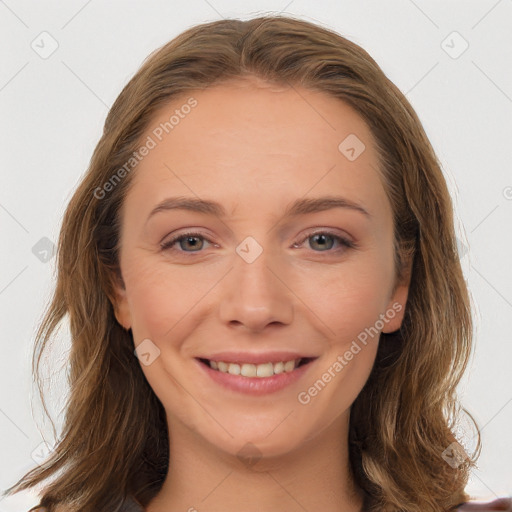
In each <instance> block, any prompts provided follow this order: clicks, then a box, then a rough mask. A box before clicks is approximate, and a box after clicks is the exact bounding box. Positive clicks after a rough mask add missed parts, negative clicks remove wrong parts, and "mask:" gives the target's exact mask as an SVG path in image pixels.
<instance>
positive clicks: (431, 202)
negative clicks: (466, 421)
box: [8, 16, 510, 512]
mask: <svg viewBox="0 0 512 512" xmlns="http://www.w3.org/2000/svg"><path fill="white" fill-rule="evenodd" d="M65 315H68V318H69V321H70V329H71V334H72V351H71V354H70V375H69V379H70V398H69V403H68V406H67V409H66V410H67V414H66V421H65V426H64V430H63V433H62V437H61V439H60V440H59V442H58V443H57V444H56V446H55V448H54V451H53V453H52V454H51V456H50V457H49V459H48V460H47V461H46V462H45V463H43V464H42V465H41V466H40V467H38V468H36V469H34V470H32V471H31V472H29V473H28V474H27V475H25V477H23V478H22V479H21V480H20V482H18V483H17V484H16V486H14V487H13V488H11V489H9V490H8V492H9V493H12V492H18V491H20V490H23V489H26V488H29V487H32V486H34V485H36V484H39V483H40V482H42V481H44V480H46V479H47V478H49V477H51V476H53V477H56V478H55V479H54V481H53V482H52V483H51V484H49V485H47V487H46V488H45V489H44V492H43V493H42V498H41V502H40V504H39V507H42V510H45V511H47V512H54V511H61V510H62V511H78V510H80V511H86V512H88V511H96V510H102V511H103V510H108V511H119V510H123V511H125V512H126V511H142V510H145V511H146V512H162V511H167V512H169V511H178V510H189V511H195V510H208V511H210V512H215V511H221V510H222V511H231V510H235V509H236V510H254V509H258V510H265V511H266V512H271V511H274V510H283V509H285V510H287V511H295V510H297V511H298V510H310V511H313V510H320V509H322V510H323V511H325V512H331V511H332V512H334V511H339V510H343V511H345V512H349V511H350V512H357V511H361V510H364V511H401V510H407V511H411V512H420V511H421V512H426V511H448V510H450V511H452V510H465V508H464V507H463V506H462V505H463V504H464V503H466V502H467V501H468V500H469V498H470V497H469V496H468V494H467V493H466V492H465V491H464V488H465V486H466V483H467V480H468V475H469V471H470V469H471V468H472V467H474V465H475V461H476V458H477V453H474V454H468V453H466V452H465V451H464V449H463V446H462V445H461V444H460V443H459V442H458V441H460V442H461V443H463V440H461V439H458V438H457V437H456V436H455V435H454V431H455V427H456V424H457V418H458V413H459V410H460V404H459V402H458V400H457V397H456V386H457V384H458V382H459V381H460V379H461V377H462V375H463V373H464V370H465V368H466V366H467V363H468V360H469V356H470V352H471V348H472V339H471V335H472V321H471V311H470V305H469V299H468V292H467V289H466V285H465V281H464V277H463V274H462V271H461V267H460V264H459V258H458V254H457V248H456V239H455V234H454V228H453V214H452V204H451V200H450V197H449V193H448V191H447V187H446V183H445V180H444V178H443V175H442V171H441V169H440V165H439V162H438V160H437V159H436V156H435V154H434V151H433V149H432V147H431V145H430V144H429V141H428V139H427V137H426V135H425V132H424V130H423V128H422V126H421V123H420V121H419V120H418V118H417V116H416V114H415V113H414V111H413V109H412V108H411V106H410V105H409V103H408V102H407V100H406V99H405V97H404V96H403V94H401V93H400V91H399V90H398V89H397V88H396V86H394V85H393V84H392V83H391V82H390V81H389V80H388V79H387V78H386V77H385V75H384V74H383V72H382V70H381V69H380V68H379V67H378V65H377V64H376V63H375V61H374V60H373V59H372V58H371V57H370V56H369V55H368V54H367V53H366V52H365V51H364V50H363V49H361V48H360V47H358V46H357V45H355V44H354V43H352V42H350V41H348V40H346V39H344V38H342V37H341V36H339V35H338V34H335V33H334V32H331V31H329V30H326V29H324V28H321V27H318V26H315V25H313V24H311V23H309V22H305V21H301V20H296V19H293V18H289V17H279V16H278V17H270V16H268V17H260V18H255V19H252V20H249V21H240V20H222V21H218V22H213V23H206V24H203V25H200V26H197V27H193V28H191V29H189V30H187V31H186V32H184V33H182V34H181V35H179V36H178V37H177V38H176V39H174V40H173V41H171V42H170V43H168V44H167V45H165V46H164V47H163V48H161V49H160V50H158V51H157V52H155V53H154V54H152V55H151V56H150V58H149V59H148V60H147V61H146V62H145V63H144V65H143V66H142V68H141V69H140V70H139V72H138V73H137V74H136V75H135V76H134V78H133V79H132V80H131V81H130V82H129V83H128V84H127V86H126V87H125V88H124V90H123V91H122V92H121V94H120V96H119V97H118V99H117V100H116V102H115V104H114V105H113V107H112V109H111V111H110V113H109V115H108V117H107V120H106V123H105V129H104V133H103V136H102V138H101V140H100V142H99V144H98V146H97V148H96V150H95V152H94V155H93V158H92V161H91V164H90V168H89V171H88V173H87V174H86V176H85V177H84V179H83V181H82V182H81V184H80V186H79V187H78V189H77V191H76V193H75V195H74V197H73V198H72V200H71V202H70V204H69V207H68V209H67V211H66V214H65V217H64V221H63V226H62V231H61V237H60V240H59V253H58V282H57V288H56V291H55V296H54V298H53V302H52V303H51V305H50V307H49V310H48V312H47V316H46V318H45V320H44V323H43V324H42V326H41V328H40V331H39V333H38V337H37V339H38V344H37V345H36V353H37V354H39V356H40V353H41V351H42V349H43V348H44V347H45V345H46V343H47V342H48V340H49V339H50V337H51V335H52V333H53V332H54V331H55V330H56V328H57V326H58V324H59V322H60V321H61V320H62V319H63V318H64V316H65ZM38 362H39V358H38ZM477 438H478V449H479V448H480V437H479V433H478V432H477ZM57 472H60V474H59V475H58V476H56V474H57ZM468 506H472V507H473V508H471V510H476V509H475V508H474V507H475V505H474V504H473V505H468ZM502 506H505V507H506V506H510V502H509V501H508V500H502V501H495V502H493V503H492V504H487V508H483V509H481V510H506V508H499V507H502ZM491 507H494V508H491ZM496 507H498V508H496ZM469 509H470V508H468V510H469ZM33 510H34V509H33ZM36 510H37V509H36Z"/></svg>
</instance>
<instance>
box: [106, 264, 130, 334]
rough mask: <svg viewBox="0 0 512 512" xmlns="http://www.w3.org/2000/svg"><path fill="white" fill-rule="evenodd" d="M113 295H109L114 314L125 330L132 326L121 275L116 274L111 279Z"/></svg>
mask: <svg viewBox="0 0 512 512" xmlns="http://www.w3.org/2000/svg"><path fill="white" fill-rule="evenodd" d="M112 290H113V297H110V301H111V302H112V306H113V307H114V314H115V316H116V320H117V321H118V322H119V324H120V325H121V326H122V327H123V328H124V329H126V330H128V329H130V328H131V326H132V320H131V314H130V307H129V304H128V298H127V294H126V287H125V284H124V281H123V278H122V277H121V275H119V274H116V276H115V277H114V278H113V280H112Z"/></svg>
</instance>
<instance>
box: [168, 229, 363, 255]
mask: <svg viewBox="0 0 512 512" xmlns="http://www.w3.org/2000/svg"><path fill="white" fill-rule="evenodd" d="M315 235H328V236H330V237H332V238H334V239H335V240H337V241H338V242H339V243H340V245H341V246H343V247H344V248H345V249H344V250H347V249H355V248H357V244H356V243H355V242H353V241H351V240H349V239H348V238H345V237H343V236H340V235H336V234H335V233H331V232H330V231H315V232H314V233H308V234H307V235H306V236H305V237H303V238H302V239H301V241H300V242H298V245H302V244H303V243H304V242H305V241H306V240H307V239H308V238H311V237H313V236H315ZM190 237H196V238H200V239H203V240H206V241H207V242H209V243H212V242H211V241H210V240H208V238H206V237H205V236H203V235H202V234H201V233H197V232H194V231H190V232H187V233H182V234H181V235H178V236H175V237H174V238H172V239H171V240H168V241H167V242H165V243H162V244H161V245H160V247H161V249H162V251H171V252H179V253H182V254H194V253H201V252H203V251H200V250H199V251H181V250H179V249H176V248H174V247H173V245H175V244H176V243H178V242H180V241H181V240H184V239H186V238H190ZM296 245H297V244H294V246H296ZM340 250H341V248H338V249H327V250H325V251H314V252H318V253H322V252H327V253H336V252H338V251H340Z"/></svg>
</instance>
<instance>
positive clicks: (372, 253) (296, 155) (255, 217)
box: [116, 81, 407, 456]
mask: <svg viewBox="0 0 512 512" xmlns="http://www.w3.org/2000/svg"><path fill="white" fill-rule="evenodd" d="M190 97H193V98H194V99H195V101H194V100H189V98H190ZM187 100H189V101H188V102H187ZM196 102H197V103H196ZM185 105H189V106H190V108H189V107H186V106H185ZM173 115H174V116H175V117H174V118H173V120H172V121H171V122H169V120H170V118H171V116H173ZM165 123H167V124H165ZM171 123H172V124H171ZM142 144H145V145H146V147H147V148H148V150H147V151H144V150H142V151H140V152H139V154H140V155H142V153H145V156H143V157H142V158H141V160H140V162H139V163H138V164H137V166H136V168H135V169H134V170H133V171H131V172H133V173H134V175H133V176H132V178H133V182H132V184H131V185H132V186H131V188H130V189H129V192H128V194H127V196H126V199H125V202H124V205H123V210H122V232H121V251H120V264H121V272H122V276H123V280H124V285H125V286H124V287H120V288H119V289H118V301H117V303H116V317H117V319H118V321H119V322H120V323H121V324H122V325H123V326H124V327H125V328H131V329H132V333H133V339H134V343H135V346H136V347H137V355H138V357H139V359H140V362H141V368H142V370H143V372H144V374H145V376H146V378H147V380H148V382H149V384H150V385H151V387H152V388H153V390H154V392H155V393H156V395H157V396H158V398H159V399H160V401H161V402H162V404H163V406H164V407H165V409H166V413H167V418H168V421H169V428H170V432H171V435H173V432H174V433H175V434H176V436H178V432H181V433H184V435H187V436H189V439H194V440H195V441H197V442H200V443H203V444H204V443H205V442H206V443H207V445H208V446H210V447H211V446H214V447H217V448H220V449H221V450H222V451H224V452H227V453H230V454H233V455H235V454H238V453H243V450H245V449H247V446H248V445H247V443H252V444H254V445H255V446H256V447H257V448H255V449H256V450H257V451H259V453H261V454H262V455H264V456H265V455H269V456H270V455H279V454H284V453H287V452H290V451H292V450H294V449H296V448H299V447H300V446H301V445H302V444H303V443H304V442H305V441H306V440H310V439H312V438H314V437H316V436H318V435H320V434H321V433H322V432H327V431H326V430H325V429H327V428H328V427H335V429H337V428H338V426H339V428H342V425H347V423H346V422H347V421H348V418H349V412H350V406H351V404H352V403H353V402H354V400H355V399H356V397H357V395H358V394H359V392H360V391H361V389H362V388H363V386H364V384H365V382H366V380H367V378H368V376H369V374H370V371H371V368H372V365H373V362H374V359H375V355H376V351H377V346H378V338H379V334H380V332H381V331H384V332H392V331H394V330H396V329H398V328H399V326H400V322H401V320H402V316H403V312H404V309H405V302H406V299H407V285H406V284H401V285H400V286H398V287H397V288H396V290H394V284H395V277H396V276H395V274H394V262H393V222H392V211H391V207H390V204H389V202H388V200H387V197H386V194H385V191H384V188H383V185H382V182H381V180H380V177H379V174H378V171H377V169H378V165H379V164H378V158H377V154H376V151H375V147H374V143H373V140H372V137H371V135H370V132H369V130H368V128H367V126H366V125H365V123H364V122H363V120H362V119H361V118H360V117H359V115H358V114H357V113H356V112H355V111H354V110H353V109H351V108H350V107H349V106H348V105H346V104H344V103H343V102H342V101H340V100H337V99H335V98H333V97H331V96H328V95H326V94H324V93H319V92H312V91H309V90H306V89H303V88H300V87H294V88H279V89H278V88H274V87H273V86H269V85H267V84H264V83H262V82H254V81H252V82H241V81H237V82H232V83H230V84H223V85H217V86H212V87H210V88H208V89H206V90H204V91H199V92H194V93H193V94H190V95H184V96H183V98H182V99H180V100H174V101H173V102H172V103H171V104H169V105H167V106H165V107H164V108H162V109H161V110H160V111H159V113H158V115H157V116H156V117H155V119H154V120H153V121H152V122H151V123H150V125H149V127H148V130H147V132H146V134H145V136H144V137H143V140H142ZM190 233H192V234H190ZM178 237H182V238H181V239H179V238H178ZM173 240H174V241H173ZM141 343H142V344H141ZM209 361H213V366H214V367H215V366H216V367H217V369H214V368H211V365H210V364H209ZM269 363H272V364H269ZM283 363H284V364H283ZM304 363H306V364H304ZM297 365H299V366H297ZM294 368H295V369H294ZM226 370H227V373H226V372H225V371H226ZM255 374H256V375H255ZM331 430H332V429H331ZM244 447H245V448H244ZM240 450H242V452H240Z"/></svg>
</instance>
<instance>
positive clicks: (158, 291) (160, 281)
mask: <svg viewBox="0 0 512 512" xmlns="http://www.w3.org/2000/svg"><path fill="white" fill-rule="evenodd" d="M125 268H126V277H124V276H125V271H123V277H124V280H125V284H126V289H127V298H128V302H129V308H130V312H131V315H132V331H133V333H134V337H135V339H136V340H138V339H142V338H150V339H151V340H154V342H155V343H157V344H158V342H159V340H161V339H163V338H164V337H165V335H166V334H167V335H168V333H169V331H170V330H172V329H174V327H175V326H177V325H178V326H179V325H180V322H181V321H182V320H183V319H184V318H185V317H186V316H187V315H188V314H191V313H193V310H194V308H195V307H197V306H198V305H199V303H200V302H201V299H202V298H203V297H204V296H205V294H206V293H207V292H208V290H210V289H211V288H212V286H213V284H215V281H216V279H215V276H216V274H215V272H214V271H211V270H209V269H207V268H206V267H205V268H199V266H192V265H191V266H182V267H177V266H176V267H174V268H171V267H170V266H169V265H168V264H166V263H165V262H161V261H155V259H154V258H147V257H146V258H144V257H140V258H135V257H134V258H133V259H131V260H130V261H127V262H126V267H125Z"/></svg>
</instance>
